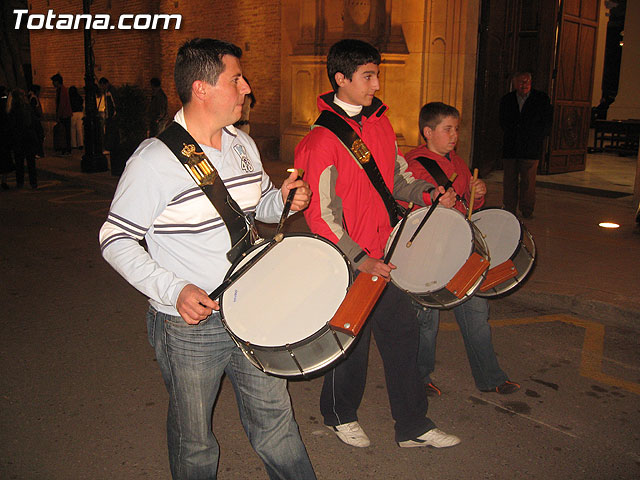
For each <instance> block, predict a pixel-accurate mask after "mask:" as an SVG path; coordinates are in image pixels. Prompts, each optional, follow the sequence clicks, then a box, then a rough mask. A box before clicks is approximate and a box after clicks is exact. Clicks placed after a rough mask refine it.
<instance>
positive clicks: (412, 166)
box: [406, 102, 520, 395]
mask: <svg viewBox="0 0 640 480" xmlns="http://www.w3.org/2000/svg"><path fill="white" fill-rule="evenodd" d="M459 123H460V113H459V112H458V110H457V109H456V108H455V107H452V106H450V105H446V104H444V103H441V102H432V103H427V104H426V105H425V106H424V107H422V109H421V110H420V120H419V124H420V132H421V133H422V136H423V137H424V139H425V140H426V143H425V144H424V145H422V146H420V147H418V148H416V149H414V150H412V151H410V152H409V153H407V155H406V158H407V164H408V170H409V171H410V172H411V173H413V175H414V177H416V178H421V179H423V180H426V181H427V182H431V183H433V184H434V185H437V182H436V181H435V179H434V178H433V177H432V176H431V174H430V173H429V172H428V171H427V169H426V168H425V167H424V166H423V165H422V163H420V161H419V160H418V159H419V158H420V157H425V158H427V159H431V160H435V162H436V163H437V165H438V166H439V167H440V169H441V170H442V172H443V173H444V175H445V176H446V178H449V177H450V176H451V175H452V174H453V173H457V174H458V176H457V178H456V179H455V181H454V182H453V188H454V190H455V191H456V194H457V195H458V196H459V197H461V198H464V200H465V202H466V205H469V203H470V200H471V190H472V189H473V187H474V186H475V191H474V203H473V207H474V209H475V208H480V207H482V206H483V205H484V197H485V194H486V193H487V186H486V185H485V183H484V182H483V181H482V180H480V179H475V180H474V179H473V177H472V176H471V172H470V171H469V168H468V167H467V164H466V163H465V162H464V160H462V158H460V157H459V156H458V154H457V153H456V151H455V147H456V143H457V142H458V124H459ZM466 205H465V204H464V203H463V202H462V201H461V200H457V201H456V203H455V205H454V207H455V208H456V209H458V210H459V211H460V212H462V213H464V214H466V213H467V206H466ZM417 308H418V323H419V325H420V347H419V350H418V371H419V373H420V375H421V378H422V379H423V381H424V383H425V385H426V386H427V393H428V394H429V395H440V389H439V388H438V387H437V386H436V385H435V384H434V383H433V382H432V381H431V373H432V372H433V370H434V367H435V352H436V336H437V335H438V326H439V322H440V311H439V310H436V309H430V308H427V307H422V306H419V307H417ZM453 313H454V315H455V317H456V321H457V322H458V325H459V326H460V332H461V333H462V338H463V340H464V346H465V349H466V351H467V357H468V359H469V364H470V365H471V373H472V374H473V378H474V380H475V383H476V387H478V389H479V390H481V391H483V392H497V393H501V394H509V393H513V392H515V391H517V390H518V389H519V388H520V385H518V384H517V383H514V382H511V381H509V379H508V377H507V374H506V373H504V372H503V371H502V369H501V368H500V365H498V359H497V358H496V354H495V351H494V350H493V343H492V342H491V327H490V326H489V302H488V301H487V300H486V299H485V298H482V297H476V296H473V297H471V298H470V299H469V300H467V301H466V302H464V303H462V304H460V305H457V306H456V307H454V308H453Z"/></svg>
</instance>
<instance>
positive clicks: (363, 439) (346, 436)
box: [327, 422, 371, 447]
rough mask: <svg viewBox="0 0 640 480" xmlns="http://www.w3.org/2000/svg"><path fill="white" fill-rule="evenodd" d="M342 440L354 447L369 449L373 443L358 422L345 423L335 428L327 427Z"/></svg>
mask: <svg viewBox="0 0 640 480" xmlns="http://www.w3.org/2000/svg"><path fill="white" fill-rule="evenodd" d="M327 428H328V429H330V430H332V431H333V433H335V434H336V435H337V436H338V438H339V439H340V440H342V441H343V442H344V443H346V444H347V445H351V446H352V447H368V446H369V445H371V441H370V440H369V437H367V434H366V433H364V430H363V429H362V427H361V426H360V424H359V423H358V422H349V423H343V424H342V425H336V426H335V427H332V426H329V425H327Z"/></svg>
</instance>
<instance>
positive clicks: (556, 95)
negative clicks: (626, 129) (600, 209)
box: [541, 0, 600, 173]
mask: <svg viewBox="0 0 640 480" xmlns="http://www.w3.org/2000/svg"><path fill="white" fill-rule="evenodd" d="M599 6H600V2H599V1H597V0H562V2H561V11H560V18H561V21H560V26H559V35H558V43H557V56H556V59H555V71H556V75H555V78H554V79H553V82H552V87H553V88H552V96H551V101H552V103H553V109H554V112H553V127H552V131H551V137H550V140H549V148H548V155H547V156H546V157H545V158H544V159H543V162H542V165H541V171H542V173H563V172H572V171H579V170H584V169H585V166H586V155H587V142H588V137H589V122H590V119H591V90H592V88H593V71H594V60H595V49H596V38H597V29H598V9H599Z"/></svg>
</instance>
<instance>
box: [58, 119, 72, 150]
mask: <svg viewBox="0 0 640 480" xmlns="http://www.w3.org/2000/svg"><path fill="white" fill-rule="evenodd" d="M60 123H62V124H63V125H64V147H65V148H64V150H63V151H62V153H71V117H68V118H61V119H60Z"/></svg>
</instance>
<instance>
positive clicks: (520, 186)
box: [500, 72, 552, 218]
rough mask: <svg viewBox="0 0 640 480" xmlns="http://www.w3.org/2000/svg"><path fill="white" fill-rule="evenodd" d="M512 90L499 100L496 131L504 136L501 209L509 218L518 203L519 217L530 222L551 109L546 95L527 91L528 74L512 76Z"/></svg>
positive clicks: (529, 80) (529, 75) (514, 211)
mask: <svg viewBox="0 0 640 480" xmlns="http://www.w3.org/2000/svg"><path fill="white" fill-rule="evenodd" d="M513 88H514V90H513V91H511V92H509V93H507V94H506V95H505V96H504V97H502V100H500V127H502V131H503V132H504V142H503V146H502V157H503V164H504V180H503V187H504V193H503V197H502V198H503V204H504V208H505V209H507V210H509V211H510V212H512V213H513V214H515V213H516V207H517V206H518V200H519V201H520V211H521V212H522V216H523V217H525V218H530V217H531V216H532V215H533V207H534V205H535V200H536V170H537V169H538V163H539V161H540V157H541V156H542V150H543V142H544V137H546V136H547V135H549V131H550V130H551V121H552V108H551V101H550V100H549V96H548V95H547V94H546V93H544V92H541V91H539V90H533V89H532V88H531V73H529V72H519V73H516V74H515V75H514V76H513ZM518 177H520V178H519V179H518Z"/></svg>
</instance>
